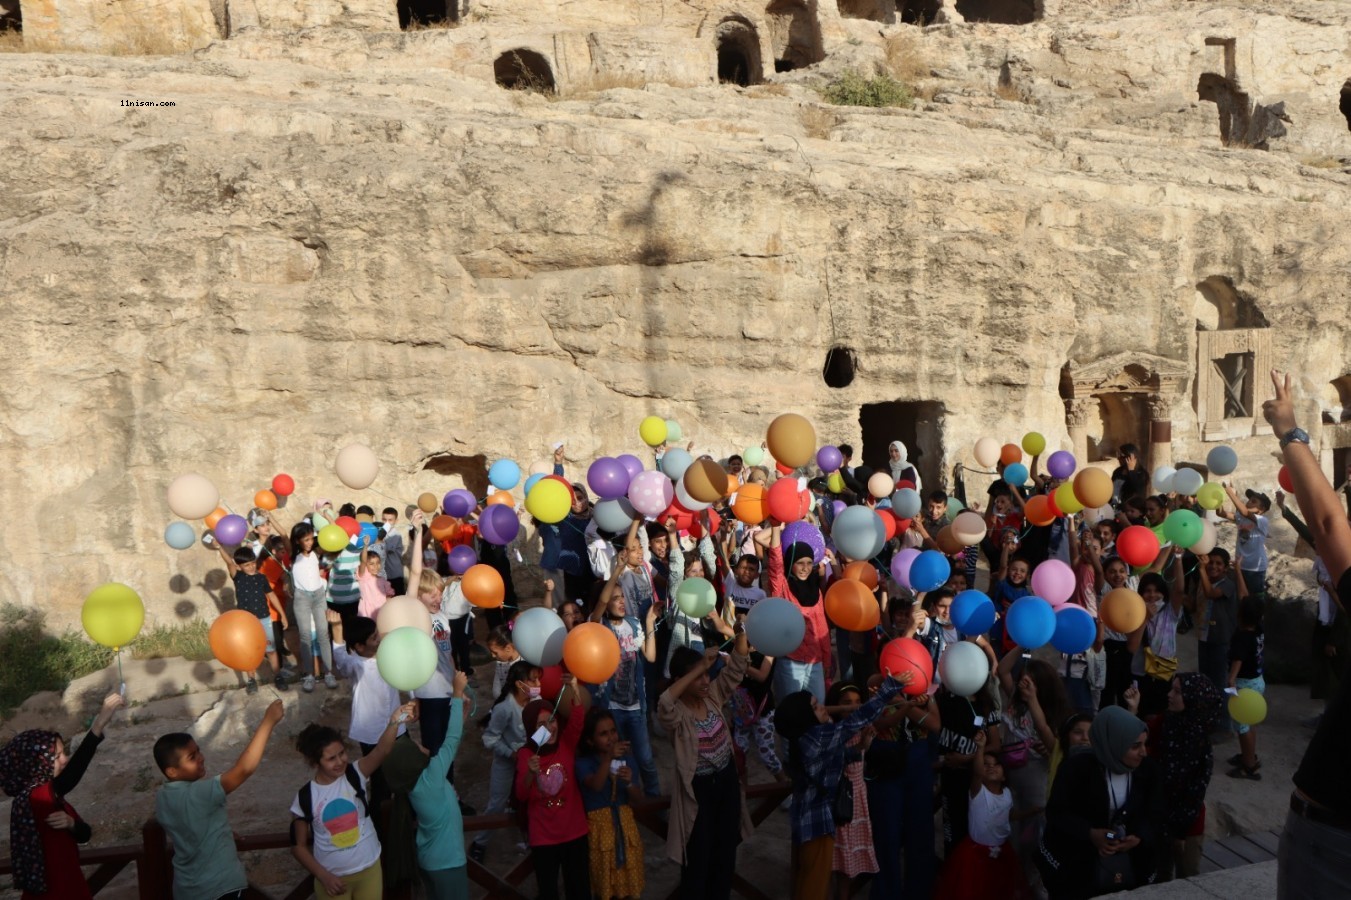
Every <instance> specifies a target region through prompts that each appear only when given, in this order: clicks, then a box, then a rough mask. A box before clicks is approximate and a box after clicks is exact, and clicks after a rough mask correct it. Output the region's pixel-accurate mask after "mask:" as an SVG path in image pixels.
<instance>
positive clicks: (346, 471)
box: [333, 444, 380, 491]
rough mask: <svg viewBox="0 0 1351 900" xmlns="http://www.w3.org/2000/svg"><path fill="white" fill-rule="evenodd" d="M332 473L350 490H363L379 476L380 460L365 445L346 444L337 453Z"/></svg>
mask: <svg viewBox="0 0 1351 900" xmlns="http://www.w3.org/2000/svg"><path fill="white" fill-rule="evenodd" d="M333 471H334V473H335V474H336V475H337V476H338V480H339V481H341V482H342V483H343V484H345V485H347V486H348V487H349V488H351V489H352V490H354V491H360V490H365V489H366V488H368V487H370V486H371V483H372V482H373V481H375V476H377V475H379V474H380V460H379V459H377V458H376V456H375V453H374V451H372V450H371V448H370V447H367V446H366V445H365V444H348V445H347V446H346V447H343V448H342V449H341V450H339V451H338V458H337V459H336V460H334V462H333Z"/></svg>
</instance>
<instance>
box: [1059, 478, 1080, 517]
mask: <svg viewBox="0 0 1351 900" xmlns="http://www.w3.org/2000/svg"><path fill="white" fill-rule="evenodd" d="M1055 505H1056V509H1059V510H1060V511H1061V512H1063V513H1064V514H1065V515H1067V516H1072V515H1074V514H1075V513H1077V512H1079V511H1080V510H1082V509H1083V508H1084V505H1083V504H1082V503H1080V502H1079V498H1078V497H1076V496H1074V482H1072V481H1067V482H1065V483H1064V484H1062V485H1061V486H1060V487H1058V488H1056V489H1055Z"/></svg>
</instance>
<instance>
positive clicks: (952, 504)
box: [948, 497, 966, 522]
mask: <svg viewBox="0 0 1351 900" xmlns="http://www.w3.org/2000/svg"><path fill="white" fill-rule="evenodd" d="M964 509H966V507H965V506H963V505H962V501H960V500H958V499H957V498H956V497H949V498H948V521H949V522H951V521H952V520H953V519H955V518H957V514H958V513H959V512H962V511H963V510H964Z"/></svg>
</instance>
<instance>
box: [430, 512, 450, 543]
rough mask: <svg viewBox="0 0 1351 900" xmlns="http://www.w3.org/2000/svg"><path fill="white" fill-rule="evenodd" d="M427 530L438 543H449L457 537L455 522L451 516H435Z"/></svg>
mask: <svg viewBox="0 0 1351 900" xmlns="http://www.w3.org/2000/svg"><path fill="white" fill-rule="evenodd" d="M427 528H428V530H430V531H431V533H432V537H434V538H436V539H437V540H438V541H448V540H450V539H451V538H452V537H454V536H455V520H454V519H452V518H451V517H450V516H433V517H432V522H431V524H430V525H428V526H427Z"/></svg>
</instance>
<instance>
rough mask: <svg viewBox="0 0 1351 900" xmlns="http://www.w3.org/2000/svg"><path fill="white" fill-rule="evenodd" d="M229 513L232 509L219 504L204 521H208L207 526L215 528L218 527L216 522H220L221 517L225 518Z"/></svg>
mask: <svg viewBox="0 0 1351 900" xmlns="http://www.w3.org/2000/svg"><path fill="white" fill-rule="evenodd" d="M229 514H230V511H229V510H227V509H226V508H225V507H223V506H217V507H216V508H215V510H213V511H212V512H211V514H210V515H208V516H207V517H206V518H205V519H203V520H202V521H204V522H205V523H206V527H207V528H212V529H214V528H215V527H216V523H217V522H219V521H220V520H221V519H223V518H225V517H226V516H228V515H229Z"/></svg>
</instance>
